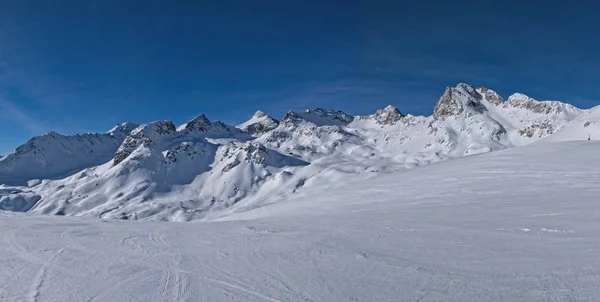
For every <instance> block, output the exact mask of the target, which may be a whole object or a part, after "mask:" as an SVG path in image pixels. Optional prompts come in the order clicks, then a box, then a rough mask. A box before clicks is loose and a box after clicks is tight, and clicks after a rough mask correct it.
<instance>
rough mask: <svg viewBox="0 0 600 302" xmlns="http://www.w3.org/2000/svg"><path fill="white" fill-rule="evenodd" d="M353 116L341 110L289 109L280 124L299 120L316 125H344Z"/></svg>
mask: <svg viewBox="0 0 600 302" xmlns="http://www.w3.org/2000/svg"><path fill="white" fill-rule="evenodd" d="M353 120H354V117H353V116H351V115H348V114H346V113H345V112H343V111H341V110H331V109H323V108H316V109H307V110H306V111H304V112H297V111H289V112H288V113H286V115H285V116H284V117H283V119H282V120H281V123H282V124H285V125H292V124H296V123H300V122H310V123H313V124H315V125H316V126H345V125H348V124H350V123H351V122H352V121H353Z"/></svg>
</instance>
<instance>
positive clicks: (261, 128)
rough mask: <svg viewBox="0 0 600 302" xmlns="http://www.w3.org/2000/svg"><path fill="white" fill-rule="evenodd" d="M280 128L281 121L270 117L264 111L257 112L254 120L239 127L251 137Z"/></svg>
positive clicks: (253, 117)
mask: <svg viewBox="0 0 600 302" xmlns="http://www.w3.org/2000/svg"><path fill="white" fill-rule="evenodd" d="M277 126H279V121H278V120H276V119H274V118H272V117H270V116H269V115H268V114H266V113H264V112H262V111H260V110H259V111H256V113H254V115H253V116H252V118H250V120H248V121H247V122H245V123H243V124H241V125H239V126H238V128H240V129H241V130H242V131H244V132H246V133H248V134H250V135H261V134H264V133H266V132H269V131H271V130H273V129H275V128H277Z"/></svg>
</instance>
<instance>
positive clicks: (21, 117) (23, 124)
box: [0, 96, 45, 135]
mask: <svg viewBox="0 0 600 302" xmlns="http://www.w3.org/2000/svg"><path fill="white" fill-rule="evenodd" d="M0 115H2V116H3V117H4V118H6V119H9V120H12V121H13V122H15V123H16V124H17V126H18V127H20V128H22V129H24V130H26V131H28V132H29V134H31V135H39V134H41V133H43V132H44V131H45V127H44V126H43V125H42V124H41V123H40V122H39V121H38V120H37V119H36V118H34V117H33V116H32V115H30V114H29V113H27V111H26V110H24V109H21V108H19V107H17V106H16V105H15V104H14V102H12V101H11V100H9V99H8V98H6V97H4V96H0Z"/></svg>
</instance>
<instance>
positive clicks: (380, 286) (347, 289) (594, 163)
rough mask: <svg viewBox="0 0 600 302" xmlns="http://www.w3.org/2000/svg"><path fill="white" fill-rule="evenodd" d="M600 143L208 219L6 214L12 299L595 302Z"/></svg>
mask: <svg viewBox="0 0 600 302" xmlns="http://www.w3.org/2000/svg"><path fill="white" fill-rule="evenodd" d="M598 150H600V143H598V142H594V141H592V142H588V141H577V142H558V143H536V144H532V145H529V146H526V147H519V148H510V149H505V150H501V151H496V152H491V153H487V154H481V155H476V156H467V157H462V158H458V159H451V160H447V161H444V162H439V163H433V164H430V165H427V166H423V167H420V168H418V169H412V170H400V171H395V172H391V173H389V174H386V175H383V174H382V175H380V176H379V177H374V178H370V179H367V180H364V179H362V180H360V181H358V180H356V181H348V182H347V183H345V184H344V185H343V186H338V187H337V188H332V189H329V190H314V191H312V192H311V191H304V192H300V193H299V194H296V195H294V196H293V197H290V198H288V199H286V200H283V201H280V202H276V203H272V204H263V205H260V206H255V207H254V208H253V209H249V208H248V209H245V210H244V211H238V212H235V211H234V209H233V208H232V209H231V212H230V213H227V214H225V213H224V212H220V213H221V214H222V215H220V217H217V216H219V215H216V216H215V217H213V218H212V220H211V221H204V222H190V223H176V222H170V223H164V222H162V223H161V222H143V221H121V220H106V221H104V220H102V219H98V218H78V217H60V216H40V215H38V216H34V215H31V214H29V213H8V212H6V213H4V214H1V215H0V236H1V240H2V242H1V244H0V267H1V268H2V269H1V270H0V300H2V301H598V300H600V288H599V287H598V284H600V257H598V251H600V203H599V199H598V196H599V194H600V185H599V180H600V169H598V167H599V166H598V163H600V152H598Z"/></svg>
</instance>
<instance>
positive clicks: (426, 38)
mask: <svg viewBox="0 0 600 302" xmlns="http://www.w3.org/2000/svg"><path fill="white" fill-rule="evenodd" d="M597 2H598V1H587V0H581V1H543V2H542V1H512V0H505V1H415V2H407V1H377V0H370V1H361V0H357V1H333V0H329V1H327V0H325V1H299V0H288V1H281V0H276V1H275V0H273V1H271V0H264V1H262V0H257V1H247V0H239V1H126V0H121V1H112V0H106V1H103V0H97V1H80V0H77V1H75V0H62V1H61V0H57V1H33V0H5V1H1V2H0V154H6V153H7V152H10V151H11V150H12V149H14V148H15V147H16V146H17V145H18V144H20V143H23V142H24V141H26V140H27V139H28V138H29V137H31V136H32V135H39V134H43V133H45V132H47V131H49V130H54V131H57V132H60V133H65V134H71V133H79V132H105V131H107V130H108V129H110V128H111V127H112V126H114V125H115V124H117V123H120V122H124V121H133V122H138V123H142V122H146V121H152V120H159V119H170V120H174V121H175V122H176V123H183V122H185V121H186V120H188V119H190V118H192V117H193V116H195V115H198V114H200V113H206V114H207V115H208V116H209V118H211V119H214V120H223V121H225V122H228V123H234V124H235V123H239V122H242V121H244V120H246V119H247V118H248V117H249V116H250V115H251V114H252V113H253V112H254V111H255V110H257V109H261V110H263V111H266V112H267V113H269V114H271V115H273V116H275V117H278V118H279V117H281V116H282V115H283V114H284V113H285V112H286V111H288V110H292V109H305V108H310V107H326V108H334V109H341V110H345V111H347V112H348V113H351V114H364V113H371V112H374V111H375V110H376V109H378V108H381V107H384V106H386V105H388V104H393V105H396V106H398V107H399V108H400V110H401V111H403V112H407V113H413V114H423V115H429V114H430V112H431V111H432V108H433V106H434V105H435V102H436V101H437V99H438V97H439V96H440V95H441V93H442V92H443V90H444V88H445V87H446V86H454V85H456V84H457V83H458V82H467V83H471V84H473V85H477V86H488V87H490V88H492V89H495V90H496V91H498V92H499V93H501V94H502V95H503V96H505V97H507V96H508V95H510V94H511V93H513V92H517V91H518V92H523V93H525V94H528V95H530V96H532V97H535V98H538V99H559V100H564V101H568V102H571V103H573V104H575V105H577V106H580V107H590V106H594V105H596V104H597V103H598V101H600V89H599V88H598V83H599V80H600V71H599V68H600V38H599V37H598V29H599V28H600V21H599V17H600V4H598V3H597Z"/></svg>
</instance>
